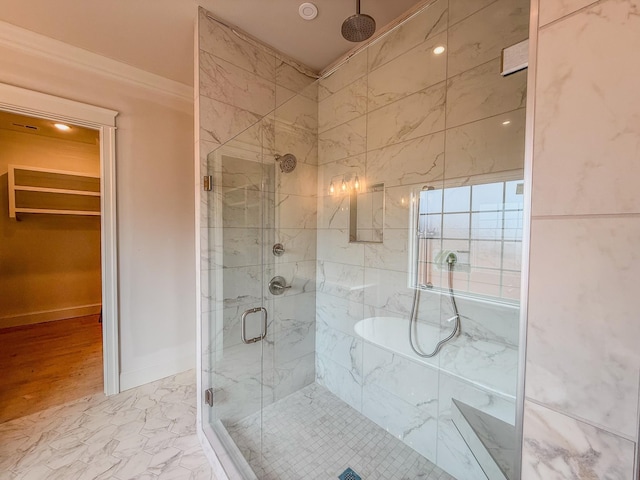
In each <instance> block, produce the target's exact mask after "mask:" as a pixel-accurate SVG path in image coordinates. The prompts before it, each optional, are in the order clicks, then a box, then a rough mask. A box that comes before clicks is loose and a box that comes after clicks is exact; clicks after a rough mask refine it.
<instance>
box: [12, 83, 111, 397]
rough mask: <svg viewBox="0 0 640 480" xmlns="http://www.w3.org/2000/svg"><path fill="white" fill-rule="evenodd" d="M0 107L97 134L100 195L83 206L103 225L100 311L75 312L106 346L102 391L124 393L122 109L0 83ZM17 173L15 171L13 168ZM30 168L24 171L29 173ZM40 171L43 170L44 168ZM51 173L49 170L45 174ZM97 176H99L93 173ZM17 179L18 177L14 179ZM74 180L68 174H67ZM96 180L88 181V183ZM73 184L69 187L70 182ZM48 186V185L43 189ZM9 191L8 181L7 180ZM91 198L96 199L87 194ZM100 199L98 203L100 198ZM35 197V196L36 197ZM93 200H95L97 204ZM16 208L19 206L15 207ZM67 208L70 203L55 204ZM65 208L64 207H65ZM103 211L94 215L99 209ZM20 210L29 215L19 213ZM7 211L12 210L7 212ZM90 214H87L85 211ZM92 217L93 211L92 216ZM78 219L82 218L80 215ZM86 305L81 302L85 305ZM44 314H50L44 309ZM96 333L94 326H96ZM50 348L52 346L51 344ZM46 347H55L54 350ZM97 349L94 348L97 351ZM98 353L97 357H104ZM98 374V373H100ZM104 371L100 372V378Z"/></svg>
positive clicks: (85, 188)
mask: <svg viewBox="0 0 640 480" xmlns="http://www.w3.org/2000/svg"><path fill="white" fill-rule="evenodd" d="M0 111H4V112H8V113H10V114H19V115H27V116H30V117H34V118H36V119H42V120H44V121H48V122H49V123H52V122H53V123H64V124H67V125H69V126H71V127H72V128H79V127H82V128H84V129H85V130H87V131H89V133H90V134H92V135H94V136H96V135H97V138H98V154H99V173H98V179H97V182H98V184H99V187H98V188H97V191H98V192H99V196H98V197H95V196H94V197H93V200H91V199H89V200H88V205H86V204H85V205H83V206H82V207H81V208H82V210H83V211H92V212H93V216H94V217H95V218H94V220H97V219H99V220H98V221H97V223H98V224H99V247H100V271H101V278H100V284H101V285H100V287H99V290H100V299H101V302H98V304H97V305H98V307H99V308H98V310H95V306H96V305H95V304H94V305H91V304H90V305H84V306H85V307H88V308H89V309H90V308H94V310H93V311H87V310H86V309H82V308H80V309H79V310H77V311H75V314H76V315H75V318H84V317H87V318H84V320H81V321H80V323H82V321H84V322H89V323H91V324H93V325H96V324H97V325H98V328H97V331H98V333H99V335H100V336H101V337H102V343H101V345H99V347H101V350H102V359H101V364H102V385H103V388H102V390H103V391H104V393H105V394H107V395H112V394H115V393H118V392H119V391H120V386H119V385H120V382H119V348H118V346H119V343H118V288H117V284H118V282H117V278H118V275H117V272H118V269H117V241H116V240H117V228H116V175H115V167H116V162H115V130H116V127H115V118H116V116H117V115H118V113H117V112H115V111H113V110H109V109H105V108H102V107H97V106H93V105H88V104H84V103H81V102H76V101H73V100H68V99H63V98H59V97H55V96H52V95H47V94H43V93H39V92H34V91H31V90H26V89H23V88H19V87H14V86H11V85H6V84H0ZM14 173H15V172H14ZM24 173H25V172H21V174H24ZM40 173H41V172H40ZM45 174H46V173H45ZM88 176H89V177H96V175H95V174H91V175H88ZM14 180H15V177H14ZM67 180H69V178H67ZM95 181H96V179H95V178H94V179H89V183H91V182H94V183H95ZM67 187H68V186H67ZM44 188H48V187H44ZM68 189H70V190H92V189H95V185H94V186H90V187H80V188H76V187H75V186H74V187H71V188H68ZM7 191H8V182H7ZM87 197H91V196H90V195H87ZM96 198H97V199H98V206H97V207H96V204H95V199H96ZM32 200H33V199H32ZM92 202H93V203H92ZM14 206H16V207H17V205H14ZM55 207H56V208H54V209H58V208H57V207H62V208H67V207H66V206H65V205H62V206H61V205H55ZM22 208H29V205H26V206H25V205H22ZM62 208H61V209H62ZM96 209H97V210H98V211H99V213H97V214H96V213H95V210H96ZM17 210H18V209H17V208H16V213H18V214H20V213H23V214H24V213H26V212H24V211H23V212H19V211H17ZM2 213H3V214H5V215H6V214H7V213H5V212H2ZM85 216H87V215H85ZM88 216H92V215H88ZM77 219H79V217H77ZM81 307H82V306H81ZM40 314H43V315H44V316H45V317H46V316H47V315H48V313H46V312H40ZM100 319H101V320H102V323H100ZM94 320H95V322H96V323H93V322H94ZM94 332H95V330H94ZM47 347H50V344H47ZM47 347H45V348H43V350H45V351H46V350H51V349H50V348H47ZM94 353H95V352H94ZM99 356H100V355H99V353H98V357H99ZM95 376H96V375H94V377H95ZM99 376H100V375H98V377H99ZM48 394H49V392H48V391H47V389H46V386H44V385H43V386H42V388H41V390H40V395H48Z"/></svg>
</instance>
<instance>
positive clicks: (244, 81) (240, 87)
mask: <svg viewBox="0 0 640 480" xmlns="http://www.w3.org/2000/svg"><path fill="white" fill-rule="evenodd" d="M199 47H200V51H199V56H198V74H197V78H198V96H197V98H198V100H197V101H198V108H199V112H200V116H199V127H200V128H199V139H200V140H199V143H200V145H199V150H200V152H201V159H200V161H201V170H202V172H203V174H205V173H208V174H211V175H213V178H214V191H213V192H211V193H203V194H202V195H201V224H202V226H203V229H202V232H201V257H202V262H201V266H202V277H203V278H202V297H203V299H202V309H203V323H204V324H205V327H206V329H203V333H204V335H203V355H204V357H203V365H204V366H205V370H206V374H207V375H209V376H210V378H211V381H212V384H213V386H214V388H215V390H216V402H215V403H216V405H215V411H214V412H213V417H215V419H221V420H222V421H223V423H225V424H227V425H229V424H232V423H234V422H236V421H238V420H240V419H241V418H244V417H246V416H247V415H249V414H252V413H254V412H256V411H257V410H258V409H260V408H261V407H262V406H264V405H268V404H269V403H271V402H273V401H276V400H278V399H280V398H283V397H284V396H287V395H288V394H290V393H292V392H294V391H296V390H298V389H300V388H302V387H304V386H306V385H308V384H309V383H313V381H314V380H315V357H314V351H315V333H316V329H315V289H316V227H317V215H316V208H317V207H316V204H317V200H316V197H317V195H316V185H317V175H318V166H317V165H318V153H317V152H318V148H317V145H318V135H317V128H318V114H317V112H318V105H317V101H318V89H317V83H314V81H315V79H314V78H313V77H312V76H308V75H306V74H305V72H306V69H305V68H304V66H300V65H296V64H294V63H293V62H291V61H289V60H287V59H285V58H283V57H282V55H280V54H279V53H278V52H276V51H274V50H272V49H270V48H268V47H266V46H264V45H262V46H260V45H258V44H256V43H255V42H250V41H248V40H246V39H245V38H243V37H242V36H239V35H236V34H235V33H234V32H232V31H231V30H230V29H228V28H226V27H224V26H222V25H220V24H218V23H217V22H215V21H214V20H212V19H211V18H209V17H207V15H206V11H204V10H203V9H201V10H200V12H199ZM214 151H215V153H214V154H213V155H211V156H209V154H210V153H211V152H214ZM286 153H291V154H293V155H295V156H296V158H297V162H298V163H297V166H296V169H295V170H294V171H293V172H291V173H283V172H282V171H281V170H280V168H279V166H278V164H277V162H276V160H275V156H276V155H277V154H280V155H284V154H286ZM275 243H282V244H283V245H284V248H285V253H284V255H282V256H281V257H276V256H274V255H273V253H272V246H273V245H274V244H275ZM276 275H280V276H283V277H284V278H285V280H286V281H287V284H288V285H290V286H291V288H290V289H288V290H287V291H286V293H285V294H284V295H282V296H274V295H272V294H271V293H270V292H269V291H268V290H267V285H268V282H269V280H270V279H271V278H272V277H274V276H276ZM257 306H264V307H265V308H267V311H268V315H269V317H268V318H269V320H268V335H267V337H266V338H265V340H264V341H263V342H260V343H258V344H255V345H245V344H243V343H242V342H241V335H240V331H241V323H240V317H241V315H242V313H243V312H244V311H245V310H246V309H249V308H254V307H257ZM249 319H250V322H249V326H248V336H257V335H259V334H260V318H259V315H254V316H251V317H249ZM205 330H207V331H208V332H205Z"/></svg>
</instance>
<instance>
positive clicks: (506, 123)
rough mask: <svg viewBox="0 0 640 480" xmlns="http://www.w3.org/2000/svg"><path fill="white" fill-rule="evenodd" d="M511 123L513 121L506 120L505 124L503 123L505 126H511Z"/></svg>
mask: <svg viewBox="0 0 640 480" xmlns="http://www.w3.org/2000/svg"><path fill="white" fill-rule="evenodd" d="M510 123H511V120H505V121H504V122H502V124H503V125H509V124H510Z"/></svg>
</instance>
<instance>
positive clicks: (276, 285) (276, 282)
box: [269, 275, 291, 295]
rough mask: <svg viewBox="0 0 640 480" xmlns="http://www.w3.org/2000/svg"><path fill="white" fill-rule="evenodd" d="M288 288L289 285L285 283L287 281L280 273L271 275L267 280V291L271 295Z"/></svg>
mask: <svg viewBox="0 0 640 480" xmlns="http://www.w3.org/2000/svg"><path fill="white" fill-rule="evenodd" d="M288 288H291V285H287V281H286V280H285V279H284V277H281V276H280V275H278V276H277V277H273V278H272V279H271V281H270V282H269V291H270V292H271V295H282V294H283V293H284V291H285V290H286V289H288Z"/></svg>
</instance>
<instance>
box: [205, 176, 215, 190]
mask: <svg viewBox="0 0 640 480" xmlns="http://www.w3.org/2000/svg"><path fill="white" fill-rule="evenodd" d="M212 190H213V176H211V175H205V176H204V191H205V192H210V191H212Z"/></svg>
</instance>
